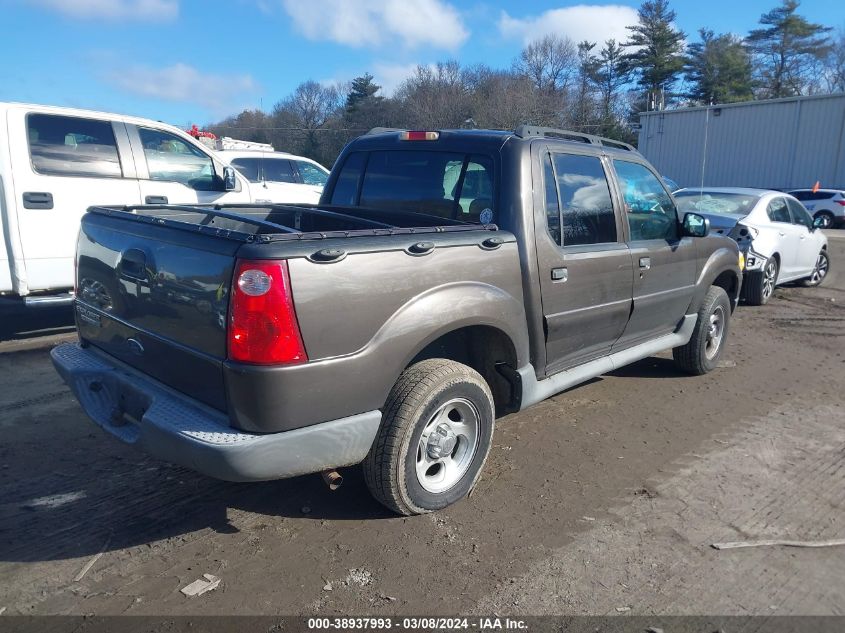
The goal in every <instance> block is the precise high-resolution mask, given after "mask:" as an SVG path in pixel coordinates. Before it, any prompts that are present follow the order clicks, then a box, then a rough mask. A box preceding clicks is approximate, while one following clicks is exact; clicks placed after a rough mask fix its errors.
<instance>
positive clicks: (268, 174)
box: [232, 156, 297, 183]
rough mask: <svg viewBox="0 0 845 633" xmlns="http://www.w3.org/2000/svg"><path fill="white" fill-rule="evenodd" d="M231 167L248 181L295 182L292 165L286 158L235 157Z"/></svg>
mask: <svg viewBox="0 0 845 633" xmlns="http://www.w3.org/2000/svg"><path fill="white" fill-rule="evenodd" d="M232 167H234V168H235V169H237V170H238V171H239V172H241V174H243V175H244V176H245V177H246V179H247V180H249V181H250V182H264V181H265V180H266V181H267V182H294V183H295V182H297V180H296V175H295V174H294V173H293V166H292V165H291V162H290V161H289V160H288V159H286V158H262V157H260V156H256V157H254V158H235V159H233V160H232Z"/></svg>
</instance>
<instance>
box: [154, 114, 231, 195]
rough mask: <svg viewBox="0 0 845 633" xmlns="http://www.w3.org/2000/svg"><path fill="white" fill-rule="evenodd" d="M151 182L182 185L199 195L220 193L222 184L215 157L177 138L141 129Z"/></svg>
mask: <svg viewBox="0 0 845 633" xmlns="http://www.w3.org/2000/svg"><path fill="white" fill-rule="evenodd" d="M138 134H139V135H140V137H141V144H142V145H143V147H144V158H146V160H147V169H148V170H149V173H150V180H168V181H172V182H180V183H182V184H183V185H186V186H188V187H190V188H191V189H196V190H197V191H217V190H219V189H220V188H221V187H220V184H219V183H218V179H217V177H216V175H215V173H214V164H213V162H212V160H211V157H210V156H209V155H208V154H206V153H205V152H203V151H201V150H200V149H199V148H197V147H194V146H193V145H191V144H190V143H188V142H187V141H185V140H183V139H181V138H179V137H178V136H176V135H175V134H170V133H168V132H162V131H161V130H151V129H148V128H143V127H141V128H138Z"/></svg>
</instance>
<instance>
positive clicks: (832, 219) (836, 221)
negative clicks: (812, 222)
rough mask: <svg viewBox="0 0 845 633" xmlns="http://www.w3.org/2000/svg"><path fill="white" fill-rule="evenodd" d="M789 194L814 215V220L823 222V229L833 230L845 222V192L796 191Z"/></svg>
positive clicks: (823, 190) (829, 190)
mask: <svg viewBox="0 0 845 633" xmlns="http://www.w3.org/2000/svg"><path fill="white" fill-rule="evenodd" d="M789 194H790V195H791V196H795V197H796V198H797V199H798V200H800V201H801V202H802V203H803V204H804V207H805V208H806V209H807V211H809V212H810V213H812V214H813V219H816V220H821V226H822V228H832V227H835V226H838V225H841V224H842V223H843V222H845V191H842V190H841V189H816V190H815V191H813V190H812V189H796V190H795V191H790V192H789Z"/></svg>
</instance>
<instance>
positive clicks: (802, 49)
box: [746, 0, 830, 99]
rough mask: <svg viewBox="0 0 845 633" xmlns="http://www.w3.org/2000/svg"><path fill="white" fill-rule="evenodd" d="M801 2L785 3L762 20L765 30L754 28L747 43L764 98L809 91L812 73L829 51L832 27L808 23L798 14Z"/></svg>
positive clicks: (765, 15) (783, 0) (783, 1)
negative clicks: (829, 35) (829, 32)
mask: <svg viewBox="0 0 845 633" xmlns="http://www.w3.org/2000/svg"><path fill="white" fill-rule="evenodd" d="M800 4H801V3H800V2H798V0H782V3H781V5H780V6H779V7H776V8H774V9H772V10H771V11H769V12H768V13H764V14H763V15H762V16H761V17H760V24H761V25H762V28H759V29H754V30H753V31H751V32H750V33H749V34H748V37H747V38H746V41H747V42H748V46H749V47H750V48H751V50H752V52H753V53H754V57H755V62H756V63H755V66H756V67H757V68H759V69H760V71H759V77H758V80H759V83H760V88H761V96H763V97H767V98H771V99H775V98H778V97H791V96H794V95H800V94H803V93H805V92H806V91H807V88H808V86H810V85H811V84H813V83H814V81H815V79H816V78H815V77H814V76H813V72H814V70H815V68H816V67H817V65H818V63H819V62H820V61H821V60H823V59H824V58H825V57H826V56H827V55H828V52H829V51H830V41H829V39H828V37H827V35H825V33H827V32H828V31H830V27H826V26H822V25H821V24H813V23H812V22H808V21H807V20H806V19H805V18H804V17H803V16H801V15H798V14H797V13H796V11H797V10H798V7H799V6H800Z"/></svg>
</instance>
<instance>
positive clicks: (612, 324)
mask: <svg viewBox="0 0 845 633" xmlns="http://www.w3.org/2000/svg"><path fill="white" fill-rule="evenodd" d="M538 158H539V163H540V165H541V169H540V173H539V174H538V175H539V178H538V180H540V181H541V182H538V183H537V186H536V187H535V191H543V192H544V195H543V202H542V204H543V208H544V211H545V213H544V214H543V215H542V216H541V215H539V214H535V232H536V244H537V259H538V264H539V270H540V291H541V295H542V304H543V316H544V319H545V325H546V373H547V374H552V373H555V372H557V371H560V370H562V369H566V368H568V367H572V366H574V365H578V364H581V363H584V362H587V361H589V360H592V359H594V358H597V357H599V356H603V355H605V354H606V353H607V352H608V351H609V350H610V347H611V346H612V345H613V343H614V342H615V341H616V339H618V338H619V336H620V335H621V334H622V332H623V330H624V329H625V324H626V323H627V322H628V315H629V314H630V311H631V282H632V270H631V255H630V253H629V252H628V247H627V246H626V244H625V240H624V236H623V232H622V230H621V229H622V227H621V224H620V222H619V218H618V214H617V213H616V211H615V205H614V202H613V197H612V195H611V188H610V185H609V182H608V178H607V173H606V170H605V164H604V162H603V160H602V158H601V157H599V156H597V155H594V154H589V153H583V154H582V153H564V152H560V151H557V150H556V149H555V148H554V147H544V146H541V149H540V155H539V157H538Z"/></svg>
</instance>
